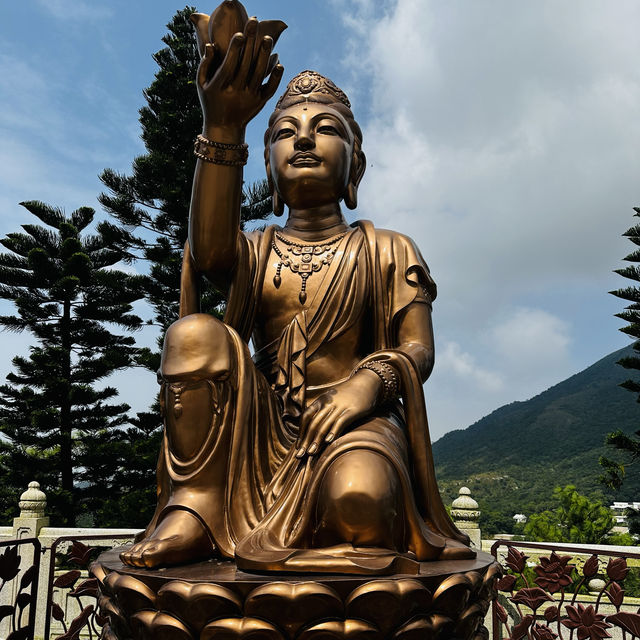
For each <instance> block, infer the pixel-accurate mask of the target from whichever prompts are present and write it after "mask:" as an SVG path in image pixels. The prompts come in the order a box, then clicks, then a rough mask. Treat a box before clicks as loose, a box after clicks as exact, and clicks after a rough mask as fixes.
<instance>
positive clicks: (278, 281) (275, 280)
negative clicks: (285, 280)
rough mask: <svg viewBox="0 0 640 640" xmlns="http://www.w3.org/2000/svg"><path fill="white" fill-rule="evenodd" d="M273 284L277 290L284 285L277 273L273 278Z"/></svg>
mask: <svg viewBox="0 0 640 640" xmlns="http://www.w3.org/2000/svg"><path fill="white" fill-rule="evenodd" d="M273 284H274V285H275V287H276V289H279V288H280V285H281V284H282V278H281V277H280V276H279V274H277V273H276V275H275V276H273Z"/></svg>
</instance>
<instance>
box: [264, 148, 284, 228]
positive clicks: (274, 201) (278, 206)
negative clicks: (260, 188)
mask: <svg viewBox="0 0 640 640" xmlns="http://www.w3.org/2000/svg"><path fill="white" fill-rule="evenodd" d="M265 167H266V169H267V184H268V185H269V191H271V206H272V208H273V213H274V214H275V215H276V216H278V217H280V216H281V215H282V214H283V213H284V202H282V199H281V198H280V194H279V193H278V191H277V190H276V188H275V185H274V184H273V178H272V177H271V163H270V162H269V158H268V156H266V154H265Z"/></svg>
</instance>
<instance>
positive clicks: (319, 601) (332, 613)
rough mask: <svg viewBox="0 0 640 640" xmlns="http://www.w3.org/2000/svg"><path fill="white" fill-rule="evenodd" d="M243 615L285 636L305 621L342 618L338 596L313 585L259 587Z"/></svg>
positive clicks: (309, 583) (294, 631)
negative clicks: (269, 624) (278, 629)
mask: <svg viewBox="0 0 640 640" xmlns="http://www.w3.org/2000/svg"><path fill="white" fill-rule="evenodd" d="M244 611H245V614H246V615H248V616H252V617H256V618H268V619H269V620H272V621H273V622H275V623H276V624H277V625H279V626H280V627H281V628H283V629H286V631H287V633H289V635H294V634H295V633H296V632H297V630H298V629H299V628H300V627H301V626H302V625H303V624H305V623H307V622H308V621H309V620H318V619H322V618H343V617H344V607H343V604H342V600H341V599H340V597H339V596H338V594H337V593H336V592H335V591H334V590H333V589H331V588H329V587H327V586H325V585H322V584H319V583H317V582H299V583H297V584H295V583H291V582H270V583H268V584H264V585H261V586H259V587H257V588H256V589H254V590H253V591H252V592H251V593H250V594H249V595H248V596H247V599H246V602H245V605H244Z"/></svg>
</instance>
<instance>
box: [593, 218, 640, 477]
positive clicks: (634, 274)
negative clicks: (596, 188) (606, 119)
mask: <svg viewBox="0 0 640 640" xmlns="http://www.w3.org/2000/svg"><path fill="white" fill-rule="evenodd" d="M634 211H635V214H634V215H635V217H640V207H634ZM623 236H624V237H626V238H629V240H631V242H632V243H633V244H634V245H636V246H640V224H637V225H635V226H633V227H631V228H630V229H628V230H627V231H626V232H625V233H624V234H623ZM624 259H625V261H626V262H631V263H632V264H631V265H629V266H627V267H624V268H623V269H616V271H615V273H617V274H619V275H621V276H623V277H624V278H629V279H630V280H633V281H634V282H640V267H638V266H636V265H637V263H640V249H636V250H634V251H633V252H631V253H630V254H629V255H628V256H626V257H625V258H624ZM610 293H611V294H613V295H614V296H617V297H618V298H622V299H623V300H626V301H627V302H629V303H630V304H629V305H627V306H626V307H625V308H624V310H623V311H621V312H620V313H616V317H617V318H620V319H622V320H624V321H625V322H628V323H629V324H628V325H626V326H624V327H622V328H621V329H620V331H622V332H623V333H626V334H627V335H629V336H631V337H632V338H634V339H635V342H634V343H633V350H634V351H635V353H636V354H640V287H638V286H629V287H625V288H624V289H617V290H616V291H611V292H610ZM618 364H619V365H621V366H623V367H624V368H625V369H630V370H636V371H637V370H640V355H632V356H627V357H625V358H621V359H620V360H618ZM620 386H621V387H623V388H625V389H627V390H628V391H631V392H632V393H635V394H638V398H637V402H640V382H638V381H636V380H631V379H629V380H626V381H625V382H623V383H622V384H621V385H620ZM606 443H607V444H608V445H610V446H612V447H613V448H615V449H617V450H618V451H619V452H621V453H622V455H623V461H622V462H620V461H615V460H611V459H609V458H606V457H604V456H603V457H601V458H600V464H601V466H602V467H603V469H604V475H603V476H602V477H601V480H602V482H603V483H604V484H606V485H607V486H609V487H611V488H613V489H619V488H620V487H621V486H622V483H623V481H624V476H625V473H626V470H627V467H629V466H630V465H631V464H633V463H634V462H636V461H637V460H640V430H638V431H636V432H635V434H633V435H629V434H626V433H624V432H623V431H621V430H620V429H618V430H616V431H613V432H612V433H609V434H608V435H607V438H606Z"/></svg>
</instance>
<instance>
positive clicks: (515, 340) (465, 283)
mask: <svg viewBox="0 0 640 640" xmlns="http://www.w3.org/2000/svg"><path fill="white" fill-rule="evenodd" d="M246 6H247V10H248V12H249V14H253V13H255V14H257V15H258V17H260V18H280V19H283V20H284V21H285V22H287V23H288V24H289V29H288V30H287V31H285V33H284V34H283V36H282V37H281V40H280V42H279V44H278V47H277V50H278V52H279V53H280V56H281V60H282V62H283V64H284V66H285V81H286V80H288V79H289V78H290V77H291V76H292V75H294V74H295V73H297V72H298V71H300V70H302V69H304V68H312V69H316V70H318V71H320V72H322V73H324V74H325V75H328V76H329V77H331V78H332V79H333V80H334V81H335V82H336V83H337V84H338V85H339V86H341V87H342V88H343V89H344V90H345V91H346V92H347V93H348V94H349V96H350V98H351V101H352V103H353V106H354V111H355V113H356V117H357V118H358V120H359V122H360V123H361V125H362V128H363V130H364V150H365V152H366V154H367V157H368V167H367V173H366V175H365V177H364V180H363V184H362V187H361V193H360V197H359V202H360V206H359V210H358V211H357V212H356V213H357V216H358V217H364V218H369V219H371V220H373V221H374V222H375V223H376V224H377V225H378V226H382V227H387V228H393V229H397V230H399V231H402V232H404V233H408V234H409V235H411V236H413V237H414V238H415V239H416V241H417V243H418V244H419V246H420V247H421V249H422V252H423V254H424V256H425V258H426V260H427V262H428V263H429V265H430V267H431V270H432V273H433V276H434V278H435V280H436V282H437V283H438V285H439V296H438V299H437V301H436V303H435V305H434V324H435V331H436V347H437V355H436V368H435V372H434V374H433V376H432V379H431V380H430V381H429V383H428V384H427V387H426V389H427V399H428V404H429V410H430V416H431V429H432V436H433V437H434V438H437V437H439V436H440V435H442V434H443V433H444V432H446V431H448V430H451V429H455V428H464V427H466V426H468V425H469V424H471V423H472V422H474V421H475V420H477V419H479V418H481V417H482V416H483V415H485V414H487V413H489V412H490V411H491V410H493V409H495V408H497V407H498V406H501V405H502V404H504V403H506V402H511V401H513V400H522V399H525V398H528V397H531V396H532V395H535V394H536V393H538V392H540V391H542V390H544V389H545V388H547V387H549V386H551V385H552V384H555V383H556V382H559V381H560V380H562V379H564V378H566V377H567V376H568V375H570V374H572V373H575V372H577V371H578V370H580V369H582V368H584V367H586V366H588V365H589V364H591V363H593V362H594V361H595V360H597V359H598V358H600V357H602V356H604V355H606V354H607V353H609V352H611V351H613V350H615V349H618V348H620V347H622V346H624V345H625V344H627V343H628V340H627V339H626V338H625V337H624V336H623V335H622V334H621V333H619V332H618V331H617V328H618V327H620V326H621V325H622V323H621V322H620V321H618V320H616V319H615V318H614V317H613V314H614V313H615V312H616V311H618V310H620V309H621V306H622V305H621V302H619V301H617V300H616V299H615V298H614V297H613V296H610V295H608V294H607V291H609V290H611V289H614V288H617V287H620V286H624V285H625V284H626V283H625V281H624V280H623V279H622V278H620V277H619V276H616V275H615V274H613V273H612V270H613V269H615V268H617V267H619V266H621V258H622V257H623V256H624V255H626V253H629V252H630V251H631V245H630V243H628V241H626V240H624V239H622V238H621V237H620V236H621V234H622V233H623V232H624V231H625V230H626V229H627V228H628V227H629V226H631V224H632V223H633V222H634V220H633V217H632V214H633V211H632V207H633V206H634V205H635V206H639V205H640V179H639V178H640V119H639V118H638V117H637V113H638V105H640V67H638V65H637V60H639V59H640V39H638V37H637V32H636V26H637V25H638V24H640V4H638V3H637V2H634V1H633V0H618V1H617V2H615V3H604V2H599V1H598V2H597V1H595V0H583V1H582V2H580V3H567V2H560V1H550V0H540V1H538V2H536V3H514V2H512V1H511V0H493V1H491V2H489V1H488V0H477V1H471V0H452V1H451V2H447V3H443V2H436V1H435V0H402V1H401V2H390V1H386V0H384V1H383V0H376V1H374V0H352V1H345V2H337V1H333V0H330V1H327V2H300V0H277V1H276V0H252V1H249V0H247V2H246ZM180 8H182V5H180V4H175V3H173V2H168V1H166V0H155V1H154V2H150V1H147V0H145V1H139V2H124V1H122V0H111V1H109V2H105V3H97V2H95V1H94V0H91V2H89V0H74V1H73V2H72V1H71V0H49V1H45V0H25V1H24V2H22V3H3V5H2V7H1V8H0V211H1V212H2V215H1V216H0V233H1V234H3V235H4V234H5V233H8V232H11V231H14V230H16V229H17V228H18V227H19V225H20V224H23V223H25V222H28V221H29V220H28V215H27V214H26V212H25V211H24V210H23V209H21V207H19V206H18V202H20V201H22V200H29V199H39V200H44V201H46V202H48V203H50V204H54V205H58V206H62V207H64V208H65V209H66V210H67V211H71V210H73V209H74V208H76V207H78V206H81V205H90V206H95V207H96V208H98V205H97V201H96V196H97V195H98V194H99V193H100V191H101V184H100V182H99V180H98V178H97V176H98V174H99V173H100V172H101V171H102V170H103V169H104V168H106V167H111V168H114V169H116V170H119V171H123V172H127V171H128V170H129V168H130V164H131V161H132V159H133V158H134V157H135V156H136V155H139V154H140V153H142V152H143V151H144V149H143V146H142V143H141V141H140V139H139V126H138V122H137V110H138V109H139V107H140V106H142V104H143V103H144V101H143V96H142V90H143V88H144V87H146V86H148V85H149V84H150V82H151V80H152V78H153V74H154V72H155V63H154V62H153V60H152V58H151V55H152V53H154V52H155V51H157V50H158V49H159V48H161V47H162V43H161V41H160V39H161V37H162V35H163V34H164V33H165V31H166V29H165V25H166V23H167V22H169V20H170V19H171V17H172V15H173V14H174V12H175V11H176V10H178V9H180ZM197 8H198V10H199V11H202V12H209V11H211V10H212V9H213V8H214V6H213V5H211V6H209V5H207V6H204V5H203V6H198V7H197ZM268 110H269V106H267V109H266V110H265V113H263V114H261V116H259V117H258V118H257V119H256V121H255V122H254V123H252V125H251V126H250V129H249V132H248V142H249V144H250V148H251V151H252V153H251V157H250V161H249V164H248V165H247V172H246V178H247V179H248V180H255V179H258V178H260V177H262V175H263V166H262V148H261V140H262V134H263V131H264V128H265V122H266V117H267V115H268ZM185 215H186V212H185ZM349 216H350V218H351V219H353V217H354V214H353V213H349ZM139 339H140V341H141V342H143V343H149V342H150V341H151V340H152V339H153V335H152V334H151V332H149V331H147V332H143V333H141V334H139ZM28 344H29V336H26V335H25V336H15V335H13V334H0V350H1V353H2V363H1V364H0V374H2V375H4V374H6V372H7V371H8V370H9V366H10V365H9V361H10V359H11V357H12V356H13V355H15V354H16V353H17V352H19V351H20V350H24V349H25V348H26V346H27V345H28ZM110 383H111V384H115V385H116V386H118V387H120V388H121V390H122V396H123V398H124V399H125V400H126V401H127V402H129V403H130V404H132V405H133V406H134V407H135V408H136V409H142V408H145V407H146V406H147V404H148V401H150V400H151V396H152V394H153V393H154V389H155V387H154V384H155V382H154V376H152V375H150V374H146V373H144V372H139V371H138V372H132V373H126V374H118V376H115V377H114V379H112V380H110Z"/></svg>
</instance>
